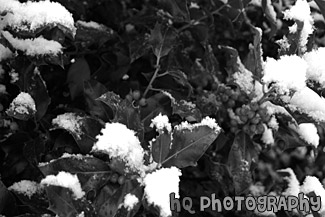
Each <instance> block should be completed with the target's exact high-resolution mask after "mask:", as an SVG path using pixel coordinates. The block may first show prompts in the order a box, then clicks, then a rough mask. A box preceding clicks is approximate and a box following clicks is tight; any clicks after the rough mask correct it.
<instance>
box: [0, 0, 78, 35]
mask: <svg viewBox="0 0 325 217" xmlns="http://www.w3.org/2000/svg"><path fill="white" fill-rule="evenodd" d="M0 5H1V9H0V13H3V12H7V13H6V15H5V16H4V17H3V20H2V21H1V22H2V25H3V27H5V26H10V27H11V28H12V29H16V30H23V31H35V30H37V29H38V28H40V27H43V26H44V25H52V26H57V25H62V26H64V27H66V28H68V29H70V30H71V31H72V32H73V34H74V33H75V27H74V20H73V17H72V14H71V13H70V12H69V11H68V10H67V9H65V7H63V6H62V5H61V4H60V3H57V2H50V1H49V0H45V1H40V2H33V1H27V2H26V3H20V2H19V1H17V0H0Z"/></svg>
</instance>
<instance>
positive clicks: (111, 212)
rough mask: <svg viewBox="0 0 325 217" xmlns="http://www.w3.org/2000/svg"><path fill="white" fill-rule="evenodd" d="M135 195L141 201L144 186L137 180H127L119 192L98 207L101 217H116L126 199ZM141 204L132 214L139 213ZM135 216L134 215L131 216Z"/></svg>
mask: <svg viewBox="0 0 325 217" xmlns="http://www.w3.org/2000/svg"><path fill="white" fill-rule="evenodd" d="M129 193H130V194H133V195H135V196H136V197H138V198H139V201H141V199H142V196H143V186H140V183H139V182H137V181H136V180H127V181H126V182H125V183H124V185H122V186H121V187H120V188H119V189H117V191H116V192H115V193H114V194H113V195H111V196H109V197H108V198H107V199H106V200H104V203H103V204H99V206H97V207H96V209H97V210H98V216H99V217H114V216H116V214H117V213H118V210H119V206H120V204H122V203H123V201H124V197H125V195H127V194H129ZM140 205H141V203H138V204H137V205H136V206H135V207H134V208H133V211H131V212H135V213H136V212H137V210H138V209H139V208H140ZM130 216H133V215H130Z"/></svg>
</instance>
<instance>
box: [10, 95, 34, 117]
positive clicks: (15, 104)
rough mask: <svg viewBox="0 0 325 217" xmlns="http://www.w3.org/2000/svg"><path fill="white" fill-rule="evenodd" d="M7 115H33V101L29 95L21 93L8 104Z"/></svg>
mask: <svg viewBox="0 0 325 217" xmlns="http://www.w3.org/2000/svg"><path fill="white" fill-rule="evenodd" d="M7 113H11V114H13V115H16V114H19V115H34V114H35V113H36V106H35V101H34V99H33V98H32V97H31V95H29V93H25V92H21V93H20V94H18V96H17V97H16V98H15V99H14V100H13V101H12V102H11V103H10V106H9V108H8V110H7Z"/></svg>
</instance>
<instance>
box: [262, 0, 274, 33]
mask: <svg viewBox="0 0 325 217" xmlns="http://www.w3.org/2000/svg"><path fill="white" fill-rule="evenodd" d="M262 8H263V10H264V13H265V16H266V18H267V19H268V21H269V22H270V25H271V32H270V33H269V37H270V38H271V37H272V36H274V34H275V33H276V31H277V21H276V12H275V10H274V7H273V5H272V2H271V0H262Z"/></svg>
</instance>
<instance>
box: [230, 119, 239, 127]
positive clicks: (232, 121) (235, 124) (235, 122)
mask: <svg viewBox="0 0 325 217" xmlns="http://www.w3.org/2000/svg"><path fill="white" fill-rule="evenodd" d="M230 125H231V126H237V125H238V123H237V121H236V120H234V119H231V120H230Z"/></svg>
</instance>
